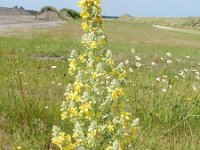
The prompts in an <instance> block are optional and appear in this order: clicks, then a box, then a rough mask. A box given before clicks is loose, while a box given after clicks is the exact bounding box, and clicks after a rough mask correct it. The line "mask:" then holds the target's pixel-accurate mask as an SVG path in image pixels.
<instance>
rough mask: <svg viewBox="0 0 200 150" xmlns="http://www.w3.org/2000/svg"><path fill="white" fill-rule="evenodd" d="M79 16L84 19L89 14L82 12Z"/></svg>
mask: <svg viewBox="0 0 200 150" xmlns="http://www.w3.org/2000/svg"><path fill="white" fill-rule="evenodd" d="M80 16H81V17H82V18H83V19H86V18H88V17H89V16H90V14H89V13H88V12H87V11H83V12H82V13H81V14H80Z"/></svg>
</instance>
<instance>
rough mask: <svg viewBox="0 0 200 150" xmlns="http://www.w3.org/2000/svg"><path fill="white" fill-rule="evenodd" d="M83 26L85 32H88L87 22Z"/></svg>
mask: <svg viewBox="0 0 200 150" xmlns="http://www.w3.org/2000/svg"><path fill="white" fill-rule="evenodd" d="M81 25H82V29H83V30H88V23H87V22H84V23H82V24H81Z"/></svg>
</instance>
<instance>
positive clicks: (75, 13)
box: [60, 8, 80, 19]
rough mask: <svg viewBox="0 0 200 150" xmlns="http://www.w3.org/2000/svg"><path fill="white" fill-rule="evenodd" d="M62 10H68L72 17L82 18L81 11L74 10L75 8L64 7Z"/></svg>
mask: <svg viewBox="0 0 200 150" xmlns="http://www.w3.org/2000/svg"><path fill="white" fill-rule="evenodd" d="M60 12H61V13H62V12H67V13H68V14H69V15H70V16H71V17H72V18H74V19H78V18H80V13H79V12H77V11H75V10H73V9H68V8H64V9H61V10H60Z"/></svg>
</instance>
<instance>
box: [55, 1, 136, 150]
mask: <svg viewBox="0 0 200 150" xmlns="http://www.w3.org/2000/svg"><path fill="white" fill-rule="evenodd" d="M78 5H79V7H81V8H82V12H81V17H82V18H83V23H82V28H83V30H85V32H86V33H85V35H83V38H82V43H83V45H84V46H86V50H85V51H84V52H82V54H80V55H79V54H77V52H76V51H75V50H73V51H72V53H71V56H70V58H69V70H68V72H69V74H70V75H71V76H72V77H73V78H74V81H73V83H69V84H68V86H67V88H66V93H65V97H66V99H65V100H64V101H63V103H62V106H61V112H62V113H61V119H62V120H63V121H66V122H71V124H72V125H73V129H72V131H68V132H63V131H62V130H61V129H60V128H58V127H56V126H54V128H53V138H52V142H53V143H54V144H56V145H57V146H58V147H59V148H60V149H66V150H70V149H75V150H79V149H80V150H93V149H98V150H101V149H102V150H105V149H106V150H120V149H122V150H125V149H130V148H132V147H133V144H134V141H135V138H136V137H137V132H138V127H137V124H138V119H134V117H133V115H132V114H131V113H129V112H130V111H129V109H130V108H129V104H128V102H129V101H128V100H127V97H126V86H127V83H128V82H129V81H128V80H127V71H126V69H125V66H124V64H123V63H121V64H119V65H118V66H115V64H114V61H113V57H112V53H111V51H110V50H106V49H105V45H106V43H107V39H106V36H105V34H104V32H103V24H102V15H101V8H100V0H80V1H79V3H78Z"/></svg>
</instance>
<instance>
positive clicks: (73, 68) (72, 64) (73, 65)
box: [69, 59, 77, 75]
mask: <svg viewBox="0 0 200 150" xmlns="http://www.w3.org/2000/svg"><path fill="white" fill-rule="evenodd" d="M76 69H77V61H76V60H75V59H72V60H71V61H70V64H69V74H70V75H73V73H74V72H75V71H76Z"/></svg>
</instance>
